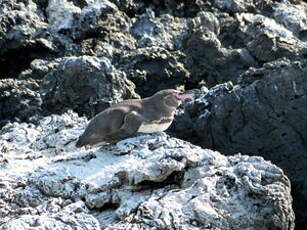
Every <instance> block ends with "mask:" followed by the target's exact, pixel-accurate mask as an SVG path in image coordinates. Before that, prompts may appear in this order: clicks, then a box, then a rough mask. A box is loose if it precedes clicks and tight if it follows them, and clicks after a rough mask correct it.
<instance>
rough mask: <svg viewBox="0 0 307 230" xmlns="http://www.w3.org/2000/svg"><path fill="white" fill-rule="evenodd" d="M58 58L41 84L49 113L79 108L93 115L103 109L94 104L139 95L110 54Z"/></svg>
mask: <svg viewBox="0 0 307 230" xmlns="http://www.w3.org/2000/svg"><path fill="white" fill-rule="evenodd" d="M56 62H57V63H58V64H55V65H54V67H55V68H53V69H52V70H51V71H49V72H48V73H47V74H46V75H45V76H44V78H43V80H42V84H41V87H40V93H41V95H42V100H43V104H42V107H43V109H44V112H46V113H62V112H64V111H66V110H67V109H75V110H76V111H78V112H79V113H80V114H87V115H88V116H93V115H95V114H96V113H98V112H99V111H96V109H95V108H94V107H93V106H95V105H97V104H98V105H99V104H101V103H102V104H104V103H105V102H108V101H109V102H110V101H114V102H116V101H120V100H123V99H127V98H133V97H134V98H135V97H138V96H137V95H136V94H135V93H134V85H133V83H132V82H130V81H129V80H128V79H127V78H126V76H125V73H124V72H121V71H119V70H117V69H116V68H114V66H113V65H112V64H111V62H110V61H109V59H107V58H104V57H101V58H98V57H92V56H81V57H65V58H61V59H58V60H56Z"/></svg>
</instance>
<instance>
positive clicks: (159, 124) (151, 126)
mask: <svg viewBox="0 0 307 230" xmlns="http://www.w3.org/2000/svg"><path fill="white" fill-rule="evenodd" d="M172 121H173V119H172V118H162V120H160V121H155V122H144V123H143V124H142V125H141V126H140V128H139V129H138V132H139V133H157V132H163V131H165V130H166V129H167V128H168V127H169V126H170V125H171V124H172Z"/></svg>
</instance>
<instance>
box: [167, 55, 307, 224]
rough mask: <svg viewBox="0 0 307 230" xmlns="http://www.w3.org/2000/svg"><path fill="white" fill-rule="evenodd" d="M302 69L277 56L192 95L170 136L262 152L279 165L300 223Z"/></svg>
mask: <svg viewBox="0 0 307 230" xmlns="http://www.w3.org/2000/svg"><path fill="white" fill-rule="evenodd" d="M306 67H307V63H306V62H304V63H301V62H294V63H290V62H288V61H284V60H280V61H276V62H273V63H270V64H266V65H265V66H264V67H263V68H260V69H250V70H248V71H247V72H246V73H244V74H243V75H242V77H241V81H240V83H241V84H240V85H235V86H233V85H232V84H230V83H225V84H222V85H219V86H216V87H214V88H212V89H211V90H210V91H208V92H206V91H205V90H203V91H202V92H199V93H200V94H197V93H196V95H197V96H196V99H195V100H194V101H188V102H187V103H186V104H185V105H184V106H183V107H184V109H183V110H182V111H181V112H178V116H177V117H176V120H175V124H174V126H173V134H176V135H177V136H178V137H185V139H187V140H190V141H191V142H193V143H195V144H198V145H201V146H202V147H205V148H210V149H216V150H218V151H221V152H223V153H227V154H234V153H237V152H242V153H247V154H250V155H260V156H263V157H264V158H265V159H268V160H271V161H272V162H273V163H275V164H277V165H278V166H279V167H281V168H283V169H284V170H285V173H286V174H287V175H288V176H289V178H290V180H291V182H292V188H293V196H294V208H295V210H296V214H297V218H298V219H299V220H302V223H301V224H302V225H303V224H304V223H306V222H304V221H306V219H305V217H306V216H307V209H306V206H305V205H304V204H305V203H307V199H306V198H307V181H306V177H307V162H306V151H307V146H306V143H307V134H306V127H307V122H306V119H305V114H306V112H307V111H306V97H307V81H306V76H307V68H306ZM184 110H185V112H184V113H183V111H184Z"/></svg>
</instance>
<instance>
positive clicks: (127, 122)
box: [111, 111, 143, 139]
mask: <svg viewBox="0 0 307 230" xmlns="http://www.w3.org/2000/svg"><path fill="white" fill-rule="evenodd" d="M142 122H143V118H142V116H141V115H140V114H138V113H137V112H136V111H132V112H130V113H128V114H126V116H125V117H124V122H123V124H122V126H121V127H120V129H119V130H118V131H116V132H115V133H112V134H111V135H112V136H113V137H114V138H116V139H124V138H127V137H129V136H132V135H134V134H135V133H137V131H138V129H139V128H140V126H141V125H142Z"/></svg>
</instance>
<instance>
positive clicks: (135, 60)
mask: <svg viewBox="0 0 307 230" xmlns="http://www.w3.org/2000/svg"><path fill="white" fill-rule="evenodd" d="M120 65H121V66H123V71H124V72H125V73H127V77H128V78H129V79H130V80H131V81H133V82H134V83H135V85H136V92H137V93H138V94H140V95H141V96H142V97H148V96H151V95H153V94H154V93H156V92H157V91H159V90H161V89H168V88H175V87H180V86H183V85H184V84H185V83H186V82H188V81H189V77H190V73H189V72H188V71H187V70H186V69H185V67H184V64H183V54H182V52H180V51H176V52H175V51H173V52H170V51H168V50H166V49H164V48H161V47H157V46H155V47H150V48H140V49H137V50H136V51H135V52H130V53H127V54H125V55H123V57H122V61H121V63H120Z"/></svg>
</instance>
